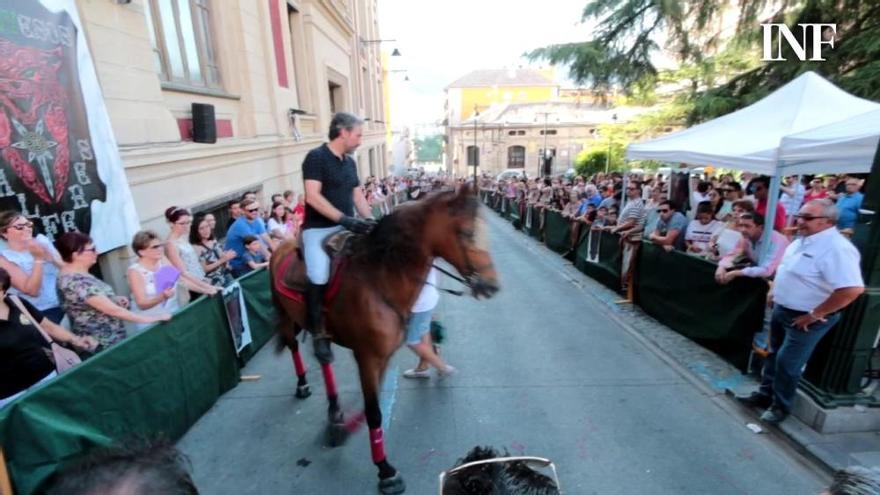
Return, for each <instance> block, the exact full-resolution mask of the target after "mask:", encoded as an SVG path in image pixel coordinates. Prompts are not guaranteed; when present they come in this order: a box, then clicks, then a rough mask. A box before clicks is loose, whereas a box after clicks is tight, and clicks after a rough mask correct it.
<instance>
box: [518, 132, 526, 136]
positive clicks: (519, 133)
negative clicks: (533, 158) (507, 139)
mask: <svg viewBox="0 0 880 495" xmlns="http://www.w3.org/2000/svg"><path fill="white" fill-rule="evenodd" d="M516 135H517V136H525V135H526V131H516Z"/></svg>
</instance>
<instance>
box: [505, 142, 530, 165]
mask: <svg viewBox="0 0 880 495" xmlns="http://www.w3.org/2000/svg"><path fill="white" fill-rule="evenodd" d="M525 166H526V148H525V146H511V147H510V148H507V168H525Z"/></svg>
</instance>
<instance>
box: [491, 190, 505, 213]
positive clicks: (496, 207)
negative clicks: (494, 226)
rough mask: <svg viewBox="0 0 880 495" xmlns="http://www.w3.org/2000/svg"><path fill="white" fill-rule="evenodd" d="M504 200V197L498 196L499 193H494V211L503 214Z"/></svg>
mask: <svg viewBox="0 0 880 495" xmlns="http://www.w3.org/2000/svg"><path fill="white" fill-rule="evenodd" d="M502 199H503V198H502V196H501V195H500V194H498V193H497V192H495V193H492V209H494V210H495V211H497V212H498V213H501V200H502Z"/></svg>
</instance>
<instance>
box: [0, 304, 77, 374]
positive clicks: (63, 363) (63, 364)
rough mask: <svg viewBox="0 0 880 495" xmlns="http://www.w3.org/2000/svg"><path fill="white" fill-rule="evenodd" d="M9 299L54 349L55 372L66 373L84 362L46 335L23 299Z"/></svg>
mask: <svg viewBox="0 0 880 495" xmlns="http://www.w3.org/2000/svg"><path fill="white" fill-rule="evenodd" d="M9 299H11V300H12V302H13V304H15V306H16V307H17V308H18V310H19V311H21V314H23V315H24V316H25V318H27V319H28V321H30V322H31V324H32V325H33V326H35V327H36V328H37V330H39V331H40V333H41V334H42V335H43V338H45V339H46V341H47V342H49V347H50V348H51V349H52V357H51V359H52V360H53V361H54V362H55V370H56V371H57V372H58V373H64V372H65V371H67V370H69V369H70V368H73V367H74V366H76V365H77V364H79V363H81V362H82V359H80V358H79V356H78V355H77V353H75V352H73V351H71V350H70V349H68V348H66V347H62V346H60V345H58V344H57V343H56V342H55V341H54V340H52V337H50V336H49V334H48V333H46V331H45V330H43V327H42V326H40V324H39V323H38V322H37V320H35V319H34V317H33V316H31V313H30V312H29V311H28V310H27V308H25V307H24V304H22V303H21V299H19V298H18V297H17V296H12V295H10V296H9Z"/></svg>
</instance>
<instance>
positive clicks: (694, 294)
mask: <svg viewBox="0 0 880 495" xmlns="http://www.w3.org/2000/svg"><path fill="white" fill-rule="evenodd" d="M716 269H717V265H715V264H714V263H711V262H709V261H706V260H704V259H701V258H698V257H696V256H690V255H687V254H684V253H681V252H677V251H673V252H671V253H667V252H666V251H665V250H664V249H663V248H662V247H659V246H656V245H654V244H652V243H650V242H644V243H642V248H641V249H640V253H639V259H638V268H637V270H636V285H635V290H636V292H635V297H636V303H637V304H638V305H639V306H641V307H642V309H644V311H645V312H646V313H648V314H649V315H651V316H653V317H654V318H655V319H657V320H658V321H660V322H661V323H663V324H664V325H666V326H668V327H670V328H672V329H673V330H675V331H677V332H678V333H680V334H682V335H684V336H685V337H688V338H689V339H691V340H694V341H696V342H698V343H699V344H700V345H702V346H704V347H706V348H708V349H710V350H712V351H714V352H716V353H717V354H719V355H720V356H721V357H723V358H725V359H726V360H728V361H729V362H730V363H731V364H733V365H734V366H738V367H739V368H741V369H744V368H745V366H746V362H747V360H748V355H749V352H750V350H751V340H752V335H753V334H754V332H756V331H758V330H760V329H761V326H762V325H763V321H764V308H765V305H766V299H767V283H766V282H765V281H764V280H760V279H753V278H747V277H738V278H736V279H734V280H733V281H732V282H731V283H729V284H727V285H720V284H718V283H717V282H715V270H716Z"/></svg>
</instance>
